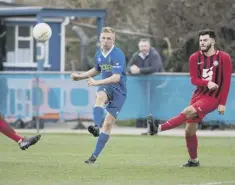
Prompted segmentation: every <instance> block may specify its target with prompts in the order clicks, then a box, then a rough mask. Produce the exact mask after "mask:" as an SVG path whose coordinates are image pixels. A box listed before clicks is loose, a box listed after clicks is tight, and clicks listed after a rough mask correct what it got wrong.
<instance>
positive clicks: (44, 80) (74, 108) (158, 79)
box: [0, 0, 235, 130]
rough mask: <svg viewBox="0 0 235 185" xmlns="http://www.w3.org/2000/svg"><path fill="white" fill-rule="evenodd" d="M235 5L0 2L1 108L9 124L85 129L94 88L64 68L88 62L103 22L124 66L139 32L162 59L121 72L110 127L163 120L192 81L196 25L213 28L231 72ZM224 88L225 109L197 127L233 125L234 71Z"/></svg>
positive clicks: (120, 0)
mask: <svg viewBox="0 0 235 185" xmlns="http://www.w3.org/2000/svg"><path fill="white" fill-rule="evenodd" d="M202 5H203V6H202ZM234 12H235V2H234V1H232V0H223V1H221V0H214V1H213V3H211V1H204V0H197V1H195V0H164V1H162V0H146V1H140V0H129V1H125V0H105V1H98V0H67V1H65V0H40V1H39V0H8V1H0V18H1V25H0V49H1V52H0V69H1V73H0V88H1V91H0V93H1V102H0V105H1V107H0V108H1V112H2V113H3V115H4V117H5V118H6V119H7V120H8V122H9V124H11V125H12V126H13V127H15V128H22V129H24V128H30V129H32V128H36V127H37V126H38V127H37V128H38V129H39V128H41V129H43V128H69V129H85V128H86V127H87V125H88V124H90V122H92V119H93V116H92V107H93V105H94V102H95V92H96V87H92V88H90V87H89V88H88V87H87V85H86V82H85V81H81V82H72V81H71V80H70V78H69V75H70V73H71V72H73V71H81V72H82V71H86V70H89V69H91V68H92V67H94V60H93V56H94V54H95V52H96V50H97V48H98V46H99V42H98V36H99V32H100V30H101V28H102V26H104V25H105V26H111V27H113V28H114V29H115V30H116V45H117V46H118V47H120V48H122V50H123V51H124V53H125V56H126V59H127V67H128V65H130V62H131V61H132V60H134V59H133V56H134V54H135V53H138V52H139V48H138V44H139V41H140V39H143V38H144V39H148V40H149V41H150V44H151V47H152V49H153V50H154V52H155V53H156V56H157V59H156V60H157V62H158V63H159V65H160V66H161V70H157V69H156V70H155V69H153V70H152V71H150V72H148V73H143V74H141V73H140V74H138V75H132V73H131V72H128V79H127V86H128V97H127V101H126V103H125V105H124V107H123V110H122V112H121V113H120V116H119V117H118V121H117V124H116V126H117V127H135V128H146V127H147V125H146V120H145V117H146V116H147V115H148V114H150V113H151V114H153V115H154V118H155V119H156V121H158V122H162V121H165V120H167V119H169V118H170V117H172V116H175V115H177V114H178V113H179V112H180V111H181V110H182V109H183V108H184V107H185V106H187V105H188V103H189V100H190V98H191V95H192V92H193V90H194V88H195V87H193V86H192V85H191V84H190V79H189V74H188V58H189V56H190V55H191V54H192V53H193V52H195V51H197V50H198V31H199V30H201V29H205V28H211V29H214V30H215V31H216V33H217V40H216V42H217V48H218V49H222V50H224V51H226V52H228V53H229V54H230V55H231V57H232V60H233V72H234V71H235V64H234V61H235V53H234V50H235V29H234V28H235V26H234V24H235V14H234ZM39 21H44V22H46V23H48V24H49V25H50V26H51V28H52V38H51V39H50V40H49V41H48V42H47V43H46V44H43V45H42V44H41V45H40V43H36V41H35V40H34V39H33V37H32V29H33V26H34V25H35V24H36V23H37V22H39ZM132 62H133V61H132ZM129 67H130V66H129ZM230 89H231V90H230V94H229V97H228V101H227V111H226V114H225V115H224V116H219V115H218V114H217V112H213V113H211V114H209V115H208V116H207V117H206V119H205V120H204V124H203V126H201V127H200V129H212V130H213V129H231V128H233V127H234V125H235V117H234V111H235V77H234V75H233V77H232V84H231V88H230Z"/></svg>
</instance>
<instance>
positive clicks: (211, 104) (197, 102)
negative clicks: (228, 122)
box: [187, 95, 219, 123]
mask: <svg viewBox="0 0 235 185" xmlns="http://www.w3.org/2000/svg"><path fill="white" fill-rule="evenodd" d="M190 105H192V106H193V107H194V108H195V109H196V110H197V114H198V117H197V118H195V119H188V120H187V123H199V122H201V121H202V120H203V118H204V117H205V116H206V115H207V114H208V113H210V112H213V111H214V110H216V109H217V107H218V105H219V100H218V99H216V98H213V97H209V96H204V95H201V96H194V97H192V99H191V102H190Z"/></svg>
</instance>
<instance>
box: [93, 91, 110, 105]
mask: <svg viewBox="0 0 235 185" xmlns="http://www.w3.org/2000/svg"><path fill="white" fill-rule="evenodd" d="M107 101H108V97H107V95H106V94H105V92H99V93H97V95H96V102H95V104H96V106H103V105H104V104H105V103H106V102H107Z"/></svg>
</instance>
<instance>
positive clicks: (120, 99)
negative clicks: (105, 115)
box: [98, 85, 126, 118]
mask: <svg viewBox="0 0 235 185" xmlns="http://www.w3.org/2000/svg"><path fill="white" fill-rule="evenodd" d="M99 91H103V92H105V93H106V94H107V96H108V101H109V102H108V103H107V106H106V110H107V111H108V112H109V113H110V114H111V115H112V116H113V117H115V118H117V116H118V114H119V113H120V111H121V109H122V106H123V105H124V103H125V101H126V94H124V93H121V92H120V91H119V90H118V89H117V88H115V87H112V86H107V85H106V86H100V87H99V88H98V92H99Z"/></svg>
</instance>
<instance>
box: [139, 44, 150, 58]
mask: <svg viewBox="0 0 235 185" xmlns="http://www.w3.org/2000/svg"><path fill="white" fill-rule="evenodd" d="M139 51H140V52H141V53H143V54H144V55H146V54H147V53H149V51H150V44H149V42H145V41H143V42H142V41H141V42H140V43H139Z"/></svg>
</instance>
